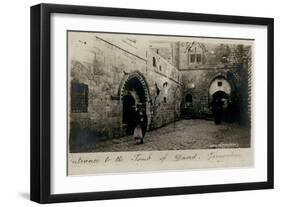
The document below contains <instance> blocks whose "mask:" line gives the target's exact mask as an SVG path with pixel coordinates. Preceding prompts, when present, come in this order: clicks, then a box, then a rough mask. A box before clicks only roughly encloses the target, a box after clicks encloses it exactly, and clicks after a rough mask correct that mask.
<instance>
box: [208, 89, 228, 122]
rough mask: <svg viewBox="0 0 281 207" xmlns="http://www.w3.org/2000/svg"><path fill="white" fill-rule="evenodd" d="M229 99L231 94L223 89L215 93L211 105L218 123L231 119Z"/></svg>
mask: <svg viewBox="0 0 281 207" xmlns="http://www.w3.org/2000/svg"><path fill="white" fill-rule="evenodd" d="M229 101H230V100H229V95H228V94H227V93H225V92H223V91H217V92H215V93H214V94H213V96H212V103H211V105H212V112H213V115H214V119H215V123H216V124H221V122H222V121H228V120H229V118H230V117H229V115H230V114H228V109H229V103H230V102H229Z"/></svg>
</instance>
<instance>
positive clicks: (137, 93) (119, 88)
mask: <svg viewBox="0 0 281 207" xmlns="http://www.w3.org/2000/svg"><path fill="white" fill-rule="evenodd" d="M157 44H158V45H159V42H158V43H157ZM68 45H69V48H68V65H69V66H68V71H69V80H68V83H69V97H70V98H69V105H70V107H69V126H70V127H69V139H70V150H71V151H72V152H75V151H77V150H78V149H77V148H79V146H81V145H83V144H84V143H88V144H89V143H93V144H94V143H95V142H96V141H99V140H104V139H111V138H117V137H122V136H124V135H126V133H127V126H128V123H127V122H126V120H125V118H124V113H126V109H125V108H124V105H125V103H124V100H125V97H126V96H127V95H130V96H132V97H134V100H135V102H140V103H143V104H145V106H146V107H145V108H146V114H147V118H148V125H147V130H152V129H155V128H159V127H161V126H163V125H166V124H168V123H171V122H174V121H176V120H178V119H180V118H183V116H182V115H183V114H184V113H186V110H188V113H191V114H192V116H193V117H194V118H196V117H208V116H211V110H210V98H211V95H212V94H210V90H209V89H210V86H211V84H212V82H213V81H214V80H216V79H218V78H219V79H224V80H226V82H229V85H231V92H229V94H228V95H230V96H232V94H233V92H234V91H237V90H238V89H237V87H236V85H239V84H238V83H237V81H236V80H235V78H233V77H235V74H236V73H234V71H235V70H234V69H233V68H234V65H233V64H231V63H229V62H228V63H227V64H221V63H217V62H215V61H213V60H212V58H210V57H212V54H211V53H210V52H208V51H207V49H206V47H205V46H204V45H203V44H198V43H195V44H194V43H184V44H182V43H180V42H172V43H169V44H167V43H165V45H168V46H169V47H171V48H168V49H167V48H166V49H165V47H159V50H158V49H157V46H156V45H153V44H152V45H151V44H150V43H149V42H148V41H145V40H143V41H141V40H136V39H134V38H131V37H130V36H128V35H127V36H126V35H124V36H122V35H119V36H118V37H117V36H114V35H110V34H99V33H87V32H82V33H81V32H69V33H68ZM188 47H189V48H188ZM195 47H197V48H198V49H195V50H194V48H195ZM169 52H170V53H169ZM187 53H190V54H191V55H195V56H190V55H189V54H187ZM197 53H198V54H200V56H199V55H198V56H197ZM194 58H195V59H194ZM196 61H197V64H196ZM212 61H213V62H215V63H216V64H214V63H213V62H212ZM73 84H76V85H77V87H78V88H79V84H82V85H83V87H82V89H79V90H78V91H80V93H81V94H82V95H81V94H80V95H79V96H75V97H78V98H77V99H79V98H80V99H81V100H82V102H83V101H84V105H83V106H84V108H85V107H86V111H84V110H82V111H79V110H73V109H72V108H73V107H72V104H73V103H72V101H75V100H71V97H74V96H73V94H72V93H73V90H72V85H73ZM238 91H239V90H238ZM187 94H189V95H190V97H191V98H192V103H191V104H190V103H187V101H189V102H190V100H187V99H186V95H187ZM84 95H85V96H86V99H85V98H83V97H84ZM126 104H127V103H126ZM78 151H79V150H78Z"/></svg>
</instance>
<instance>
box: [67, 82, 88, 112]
mask: <svg viewBox="0 0 281 207" xmlns="http://www.w3.org/2000/svg"><path fill="white" fill-rule="evenodd" d="M88 94H89V89H88V85H86V84H83V83H75V82H72V83H71V112H72V113H85V112H88Z"/></svg>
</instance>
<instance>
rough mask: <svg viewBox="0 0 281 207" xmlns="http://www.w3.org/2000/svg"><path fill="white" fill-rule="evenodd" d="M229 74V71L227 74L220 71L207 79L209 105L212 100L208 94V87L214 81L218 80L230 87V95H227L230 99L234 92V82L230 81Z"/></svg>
mask: <svg viewBox="0 0 281 207" xmlns="http://www.w3.org/2000/svg"><path fill="white" fill-rule="evenodd" d="M229 73H230V72H229V71H228V72H226V71H221V72H218V73H216V74H215V75H213V76H212V77H211V78H210V79H209V85H208V103H209V104H210V103H211V100H212V97H211V95H212V94H210V87H211V86H212V84H213V83H214V81H216V80H218V79H222V80H225V81H226V82H227V83H228V84H229V85H230V93H229V94H228V95H229V97H230V98H231V97H232V95H233V93H234V92H235V91H236V87H235V82H234V80H232V78H230V76H229ZM222 91H223V90H222ZM215 92H216V91H215ZM224 92H225V91H224Z"/></svg>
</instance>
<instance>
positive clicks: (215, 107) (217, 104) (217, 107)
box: [212, 98, 223, 125]
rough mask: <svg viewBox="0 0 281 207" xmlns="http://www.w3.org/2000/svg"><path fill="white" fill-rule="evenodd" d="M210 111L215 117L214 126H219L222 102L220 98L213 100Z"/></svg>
mask: <svg viewBox="0 0 281 207" xmlns="http://www.w3.org/2000/svg"><path fill="white" fill-rule="evenodd" d="M212 111H213V114H214V117H215V124H216V125H219V124H221V120H222V111H223V101H222V100H221V98H214V99H213V102H212Z"/></svg>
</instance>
